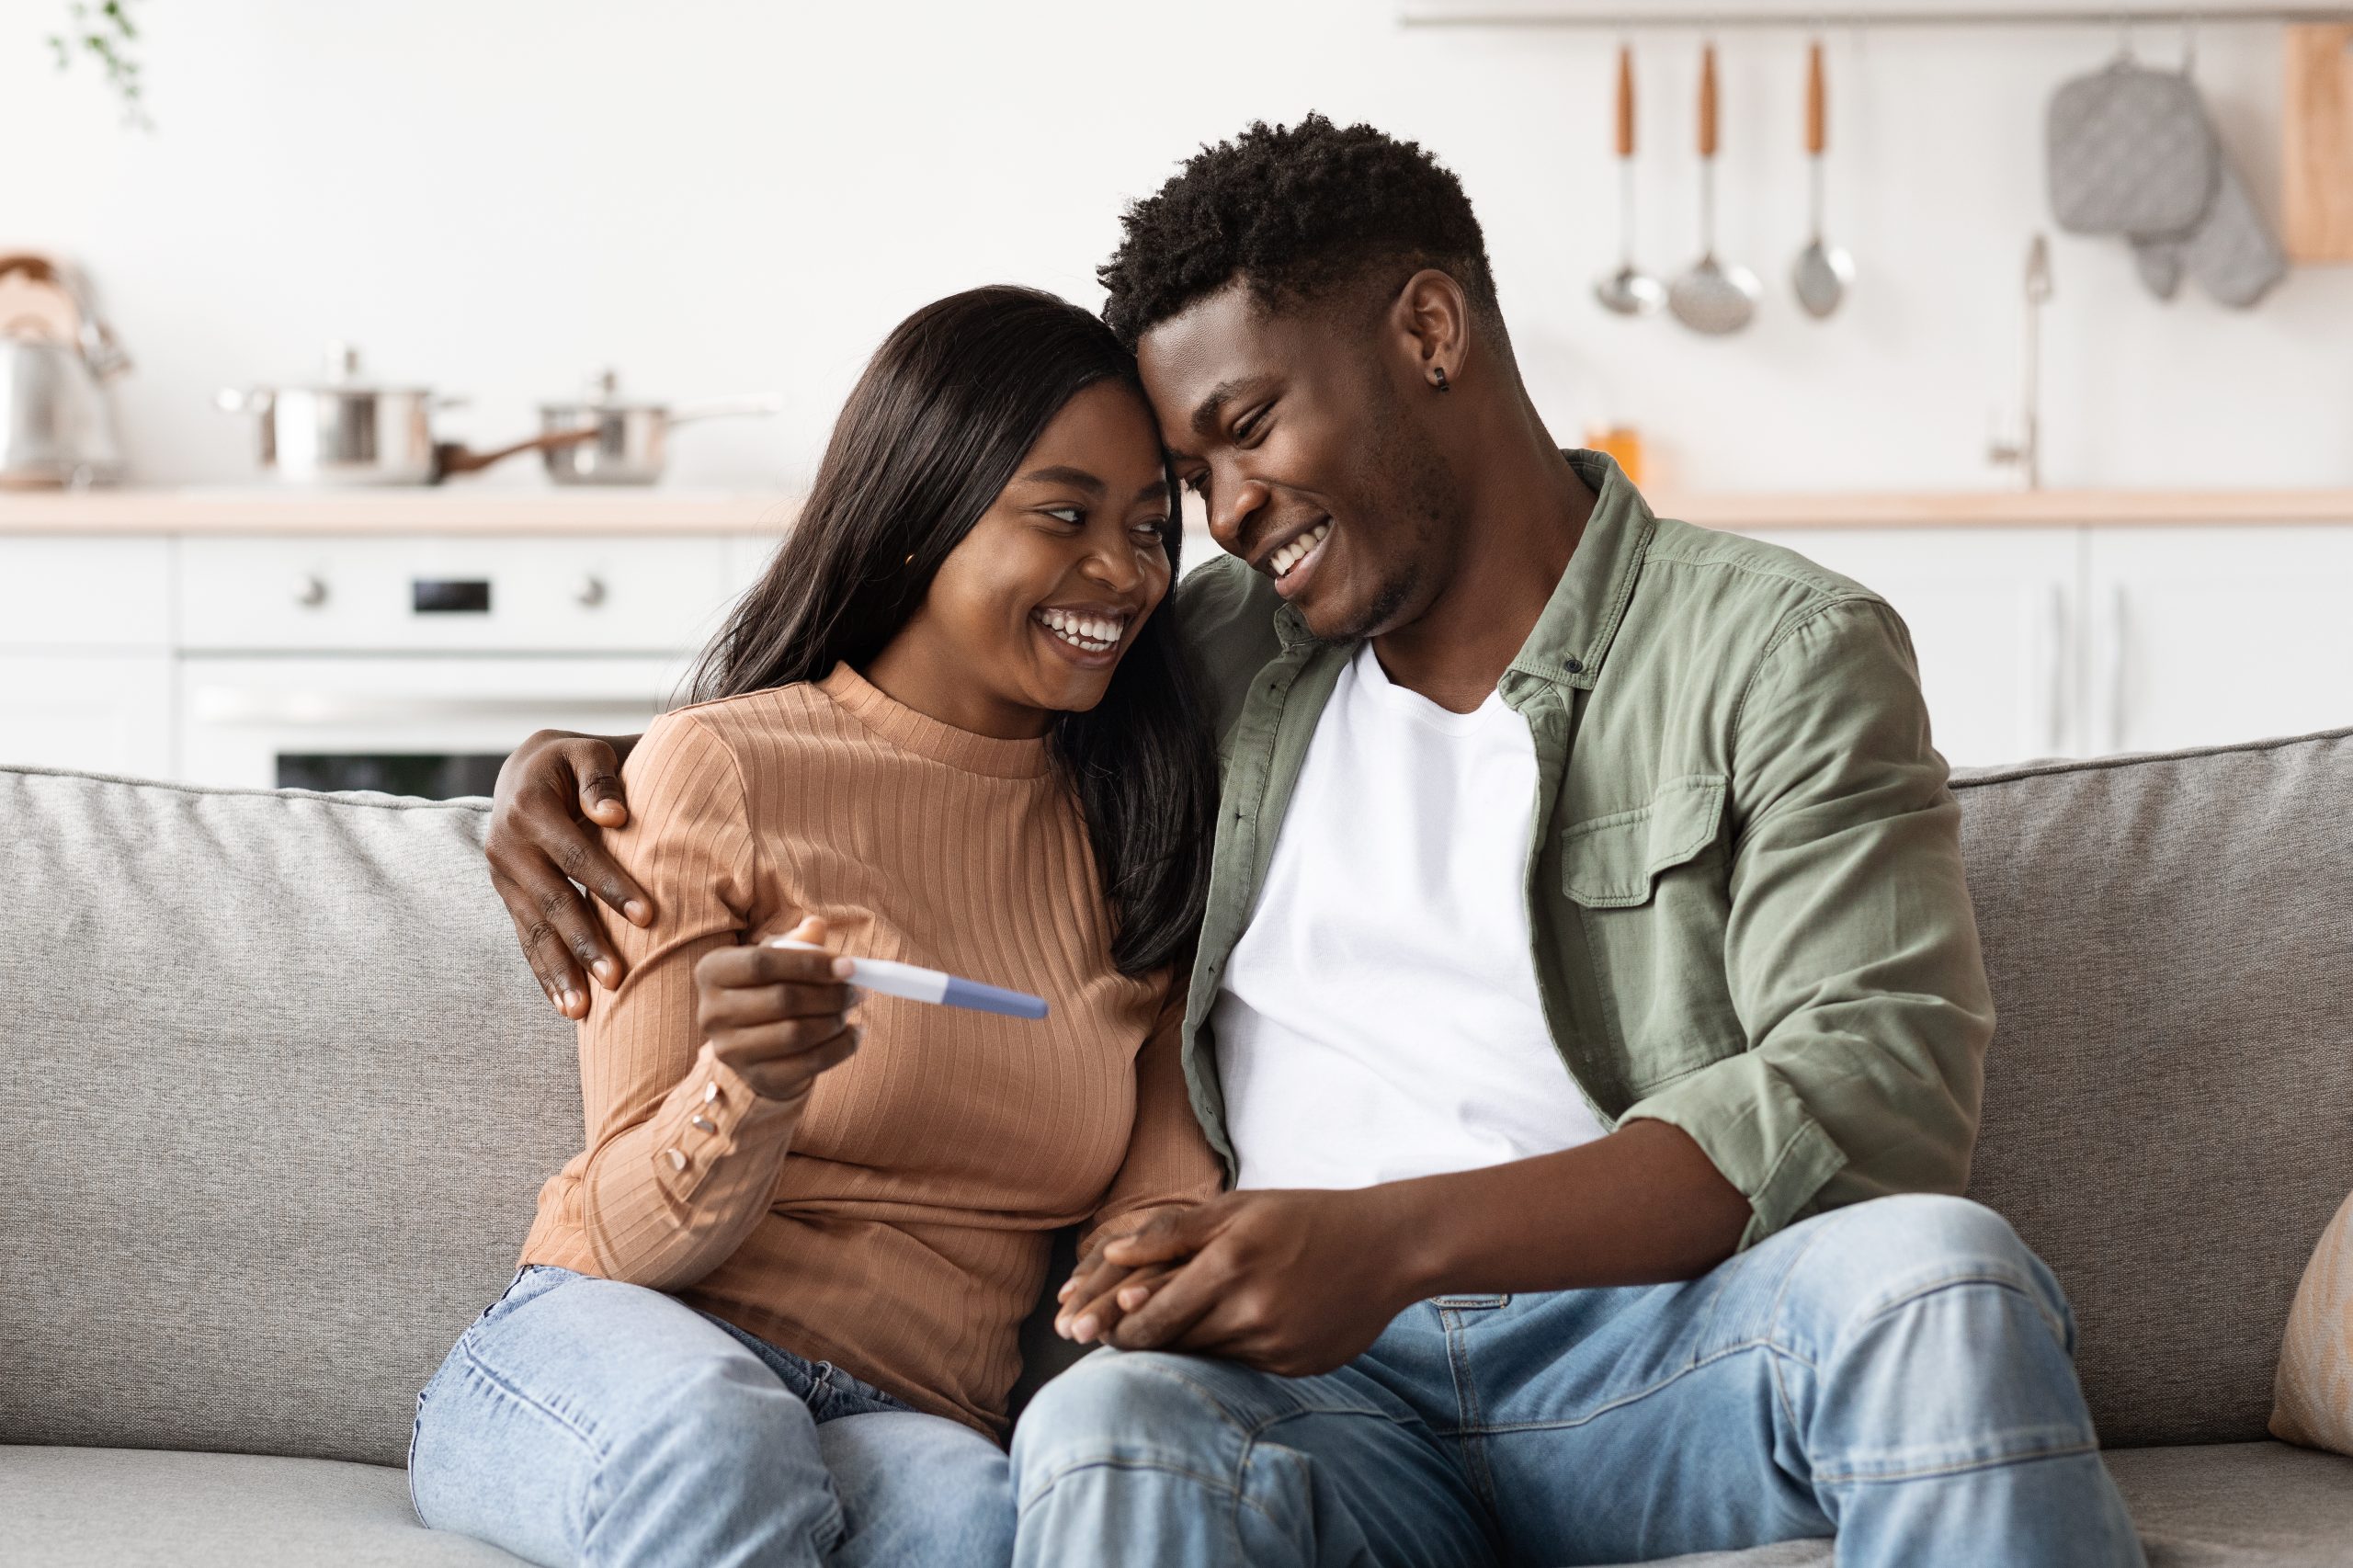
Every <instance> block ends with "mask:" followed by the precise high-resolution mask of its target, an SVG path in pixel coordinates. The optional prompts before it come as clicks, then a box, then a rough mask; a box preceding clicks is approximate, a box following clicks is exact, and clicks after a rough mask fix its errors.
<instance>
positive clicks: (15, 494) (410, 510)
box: [0, 484, 799, 538]
mask: <svg viewBox="0 0 2353 1568" xmlns="http://www.w3.org/2000/svg"><path fill="white" fill-rule="evenodd" d="M798 509H799V502H798V500H797V499H795V498H793V497H790V496H786V495H782V494H774V493H762V492H757V491H724V490H665V489H663V488H661V487H659V486H649V487H646V488H643V489H637V488H623V487H620V486H616V487H614V488H611V489H597V490H589V489H577V490H559V489H555V488H553V487H549V488H546V489H534V490H525V489H510V490H498V489H488V488H474V487H471V486H467V485H464V484H452V485H448V486H437V487H427V486H423V485H419V486H415V487H407V486H403V487H399V488H386V489H381V490H294V489H257V488H249V487H243V486H238V487H230V486H215V487H206V488H201V489H198V488H190V489H185V490H140V489H129V488H126V489H119V490H87V491H79V492H71V491H58V490H17V491H0V535H6V534H362V535H365V534H406V535H415V534H482V535H485V536H494V535H514V534H560V535H565V536H569V537H575V538H576V537H579V536H582V535H592V534H641V535H642V534H665V533H690V534H763V535H770V536H773V535H777V534H780V533H782V532H783V531H784V528H785V526H786V525H787V524H788V523H790V521H791V520H792V517H793V515H794V513H795V512H796V511H797V510H798Z"/></svg>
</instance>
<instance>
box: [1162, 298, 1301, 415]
mask: <svg viewBox="0 0 2353 1568" xmlns="http://www.w3.org/2000/svg"><path fill="white" fill-rule="evenodd" d="M1284 320H1285V318H1282V317H1279V316H1278V315H1277V314H1275V313H1274V312H1268V311H1267V310H1265V309H1264V308H1263V307H1261V306H1260V305H1258V304H1257V302H1256V301H1254V300H1252V299H1251V298H1250V296H1249V294H1248V292H1247V291H1246V290H1244V289H1243V288H1242V287H1241V286H1240V285H1238V284H1236V285H1233V286H1232V287H1229V288H1227V289H1224V290H1220V291H1219V292H1217V293H1215V294H1211V295H1209V296H1207V297H1205V298H1203V299H1201V300H1199V301H1196V302H1195V303H1193V304H1191V305H1188V306H1187V307H1186V308H1185V309H1184V310H1182V311H1179V312H1176V314H1175V315H1173V316H1170V317H1169V318H1168V319H1167V320H1166V321H1164V322H1161V323H1159V324H1157V325H1155V326H1154V327H1153V328H1152V329H1151V330H1150V331H1148V332H1146V333H1145V334H1144V335H1143V336H1142V339H1141V340H1139V341H1138V343H1137V344H1136V362H1137V366H1138V368H1139V369H1141V370H1142V373H1143V381H1144V387H1145V390H1146V391H1147V392H1150V394H1151V396H1152V406H1153V412H1154V415H1156V416H1157V417H1158V418H1159V420H1160V424H1161V427H1162V429H1163V430H1164V431H1165V432H1167V433H1168V434H1169V435H1171V436H1175V435H1177V434H1179V433H1197V432H1199V431H1200V430H1202V429H1204V428H1206V427H1207V426H1209V425H1210V424H1211V423H1212V422H1213V421H1214V419H1215V417H1216V415H1217V413H1218V410H1219V408H1220V407H1221V406H1222V404H1223V403H1225V402H1226V401H1228V400H1230V399H1231V398H1233V396H1235V395H1237V394H1239V393H1240V392H1244V391H1246V390H1248V388H1249V387H1250V385H1251V384H1252V383H1253V382H1256V381H1265V380H1268V379H1270V378H1272V377H1273V376H1275V375H1276V374H1277V373H1278V372H1279V369H1281V366H1282V364H1283V361H1284V358H1285V355H1284V352H1283V349H1282V347H1281V340H1282V339H1283V338H1284V337H1285V336H1286V333H1285V332H1284Z"/></svg>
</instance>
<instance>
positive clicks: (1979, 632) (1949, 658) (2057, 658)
mask: <svg viewBox="0 0 2353 1568" xmlns="http://www.w3.org/2000/svg"><path fill="white" fill-rule="evenodd" d="M2082 532H2083V530H2080V529H2076V528H1806V529H1796V528H1791V529H1785V530H1780V531H1774V532H1768V531H1763V530H1758V531H1756V533H1755V535H1754V537H1756V538H1758V539H1763V540H1770V541H1771V542H1773V543H1775V544H1779V545H1783V546H1786V547H1787V548H1789V549H1790V550H1793V551H1797V552H1798V553H1799V554H1800V555H1802V556H1804V557H1806V558H1807V559H1808V560H1810V561H1813V562H1816V563H1818V564H1820V565H1823V566H1826V567H1828V568H1829V569H1830V570H1831V571H1833V572H1836V573H1838V574H1841V575H1842V576H1847V577H1851V578H1853V579H1854V580H1855V581H1857V582H1859V583H1860V584H1862V585H1864V586H1865V587H1867V588H1870V589H1871V590H1872V591H1874V592H1876V593H1878V594H1880V595H1881V596H1882V597H1885V598H1886V600H1887V601H1888V603H1890V604H1891V605H1893V606H1894V607H1895V610H1896V613H1897V614H1898V615H1901V616H1902V617H1903V618H1904V624H1905V625H1906V626H1908V627H1909V628H1910V629H1911V631H1912V643H1913V648H1914V651H1915V653H1917V654H1918V656H1919V661H1920V686H1921V689H1922V691H1923V693H1924V694H1925V695H1926V696H1927V702H1928V723H1929V727H1930V730H1931V732H1932V733H1933V734H1934V736H1935V739H1936V745H1937V749H1938V751H1940V752H1942V753H1943V754H1944V756H1945V760H1946V761H1948V762H1950V763H1952V764H1954V765H1955V766H1956V767H1983V766H1986V765H1989V764H1993V763H2000V762H2018V761H2023V760H2025V759H2027V758H2029V757H2039V756H2067V755H2070V754H2071V753H2073V752H2074V751H2075V750H2076V749H2077V747H2076V744H2075V737H2076V735H2077V733H2079V730H2080V724H2079V722H2078V721H2079V714H2080V711H2081V707H2082V683H2081V660H2080V657H2079V655H2078V653H2077V645H2078V642H2079V641H2080V639H2079V636H2078V631H2077V623H2078V607H2079V605H2080V602H2081V590H2080V586H2079V584H2080V577H2081V572H2082Z"/></svg>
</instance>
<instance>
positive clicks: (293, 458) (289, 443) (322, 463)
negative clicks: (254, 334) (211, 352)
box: [215, 343, 591, 486]
mask: <svg viewBox="0 0 2353 1568" xmlns="http://www.w3.org/2000/svg"><path fill="white" fill-rule="evenodd" d="M215 402H216V403H218V404H219V405H220V406H221V407H222V408H223V409H225V410H227V411H228V412H229V413H232V414H251V415H255V416H256V423H257V425H258V426H259V428H260V436H261V448H260V454H259V455H260V459H261V466H262V467H264V468H266V469H268V470H270V471H271V472H275V473H276V474H277V475H278V478H279V479H281V480H283V481H285V482H286V483H289V484H324V485H336V486H345V485H348V486H365V485H380V484H383V485H391V484H438V483H441V482H442V481H443V480H445V479H447V478H449V476H450V475H451V474H453V473H473V472H477V471H479V470H482V469H485V468H488V467H489V466H490V465H491V464H493V463H494V462H496V461H498V460H500V459H501V458H511V457H514V456H515V455H517V453H519V452H530V451H548V450H551V449H554V448H556V447H558V446H562V445H566V444H569V443H574V442H579V441H585V440H586V439H587V438H588V437H589V435H590V434H591V433H590V432H587V431H581V432H578V433H574V434H555V433H548V432H543V433H541V434H540V435H538V436H535V437H531V439H529V440H528V441H517V442H516V443H515V444H514V445H513V446H510V447H497V448H494V449H491V450H489V451H484V452H478V451H475V450H473V449H472V448H470V447H466V446H463V445H460V443H458V442H455V441H437V440H435V439H434V438H433V412H434V410H436V409H442V408H456V407H459V406H460V405H461V404H462V403H464V402H465V400H464V399H463V398H457V397H436V396H435V395H434V394H433V393H432V392H429V391H427V390H426V388H423V387H396V386H381V385H376V384H372V383H369V382H367V381H361V380H360V377H359V351H358V349H356V348H353V347H350V346H349V345H348V344H343V343H330V344H329V345H327V364H326V377H325V379H324V381H316V382H312V383H310V384H307V385H297V386H285V387H252V388H240V387H228V388H224V389H222V392H221V393H220V395H219V397H218V398H217V399H215Z"/></svg>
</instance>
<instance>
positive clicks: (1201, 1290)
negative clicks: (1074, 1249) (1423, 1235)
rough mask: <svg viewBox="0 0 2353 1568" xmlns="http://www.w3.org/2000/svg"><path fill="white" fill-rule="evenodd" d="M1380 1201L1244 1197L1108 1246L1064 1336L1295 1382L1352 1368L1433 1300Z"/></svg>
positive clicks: (1303, 1194) (1169, 1219)
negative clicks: (1395, 1322) (1425, 1295)
mask: <svg viewBox="0 0 2353 1568" xmlns="http://www.w3.org/2000/svg"><path fill="white" fill-rule="evenodd" d="M1398 1219H1399V1216H1398V1215H1397V1214H1396V1213H1395V1212H1394V1204H1393V1203H1392V1201H1390V1199H1389V1198H1388V1195H1387V1192H1386V1191H1385V1190H1384V1189H1383V1188H1381V1187H1367V1188H1361V1189H1358V1190H1353V1191H1271V1190H1269V1191H1253V1192H1233V1193H1227V1194H1225V1195H1223V1196H1222V1197H1219V1198H1214V1199H1210V1200H1209V1201H1208V1202H1206V1203H1200V1204H1195V1205H1191V1206H1189V1207H1187V1208H1182V1209H1174V1210H1160V1211H1158V1212H1156V1213H1154V1214H1153V1215H1152V1216H1151V1217H1150V1218H1148V1219H1146V1220H1145V1221H1142V1223H1141V1224H1139V1225H1137V1226H1135V1227H1134V1228H1132V1229H1130V1230H1127V1231H1123V1232H1120V1233H1117V1234H1113V1235H1108V1236H1102V1237H1098V1238H1097V1240H1096V1242H1095V1244H1094V1245H1093V1246H1092V1247H1091V1248H1090V1249H1089V1251H1088V1253H1087V1255H1086V1256H1085V1257H1083V1258H1081V1259H1080V1260H1079V1263H1078V1267H1076V1268H1075V1269H1074V1270H1073V1271H1072V1273H1071V1277H1070V1279H1069V1280H1068V1281H1067V1282H1066V1283H1065V1284H1064V1285H1063V1288H1062V1291H1061V1301H1062V1304H1061V1306H1060V1308H1059V1309H1058V1311H1057V1312H1056V1313H1055V1317H1054V1329H1055V1332H1056V1333H1058V1334H1060V1335H1062V1336H1063V1338H1065V1339H1073V1340H1076V1341H1078V1342H1079V1343H1081V1344H1088V1343H1095V1342H1100V1343H1103V1344H1106V1345H1112V1346H1118V1347H1119V1348H1120V1349H1122V1350H1181V1351H1185V1352H1188V1353H1190V1354H1194V1355H1201V1356H1215V1357H1219V1358H1222V1359H1225V1360H1230V1361H1238V1362H1241V1363H1242V1364H1244V1365H1245V1366H1250V1367H1256V1368H1257V1369H1260V1370H1262V1371H1268V1372H1274V1373H1278V1374H1279V1375H1281V1376H1284V1377H1294V1378H1296V1377H1309V1376H1313V1375H1314V1374H1316V1373H1319V1372H1328V1371H1331V1370H1333V1369H1336V1368H1338V1367H1341V1366H1344V1365H1346V1364H1347V1362H1348V1361H1350V1360H1351V1359H1353V1358H1355V1357H1357V1356H1358V1355H1359V1354H1361V1353H1362V1352H1363V1351H1364V1350H1366V1349H1367V1348H1368V1347H1370V1346H1371V1344H1372V1342H1373V1341H1374V1340H1375V1339H1376V1338H1378V1337H1379V1336H1380V1335H1381V1330H1382V1329H1383V1328H1386V1327H1387V1326H1388V1325H1389V1321H1390V1319H1392V1318H1393V1317H1395V1316H1396V1315H1397V1313H1399V1312H1403V1311H1404V1309H1405V1308H1406V1307H1407V1306H1409V1305H1410V1304H1412V1303H1413V1302H1414V1301H1417V1300H1419V1299H1420V1296H1421V1294H1422V1292H1421V1291H1420V1290H1419V1289H1418V1288H1417V1281H1416V1280H1415V1278H1413V1275H1412V1272H1411V1269H1410V1268H1409V1267H1407V1265H1406V1261H1405V1258H1404V1252H1405V1250H1406V1249H1405V1248H1404V1246H1403V1245H1401V1243H1402V1241H1403V1239H1404V1237H1403V1235H1402V1234H1401V1233H1400V1232H1399V1231H1398V1230H1396V1228H1395V1225H1396V1223H1397V1221H1398Z"/></svg>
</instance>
